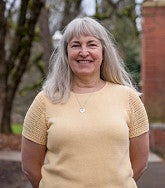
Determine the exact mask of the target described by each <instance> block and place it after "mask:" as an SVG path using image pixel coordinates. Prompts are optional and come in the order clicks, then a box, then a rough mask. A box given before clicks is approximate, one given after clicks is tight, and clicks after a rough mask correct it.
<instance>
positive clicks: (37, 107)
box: [22, 92, 48, 145]
mask: <svg viewBox="0 0 165 188" xmlns="http://www.w3.org/2000/svg"><path fill="white" fill-rule="evenodd" d="M47 129H48V128H47V121H46V105H45V103H44V94H43V92H40V93H39V94H38V95H37V96H36V97H35V99H34V101H33V103H32V104H31V106H30V108H29V109H28V111H27V113H26V116H25V119H24V124H23V132H22V135H23V136H24V137H25V138H27V139H29V140H31V141H33V142H36V143H38V144H42V145H46V142H47Z"/></svg>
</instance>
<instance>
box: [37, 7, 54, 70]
mask: <svg viewBox="0 0 165 188" xmlns="http://www.w3.org/2000/svg"><path fill="white" fill-rule="evenodd" d="M38 23H39V27H40V37H41V46H42V48H43V55H42V60H43V62H44V63H45V65H46V68H47V69H48V67H49V59H50V56H51V53H52V51H53V45H52V38H51V35H50V30H49V17H48V10H47V9H46V6H43V8H42V10H41V14H40V17H39V22H38Z"/></svg>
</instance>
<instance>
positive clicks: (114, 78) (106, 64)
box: [43, 17, 134, 103]
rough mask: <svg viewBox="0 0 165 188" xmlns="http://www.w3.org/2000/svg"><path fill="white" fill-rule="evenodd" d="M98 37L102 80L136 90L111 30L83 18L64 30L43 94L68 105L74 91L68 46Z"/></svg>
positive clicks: (52, 58)
mask: <svg viewBox="0 0 165 188" xmlns="http://www.w3.org/2000/svg"><path fill="white" fill-rule="evenodd" d="M80 35H85V36H87V35H88V36H94V37H96V38H97V39H99V40H100V41H101V43H102V47H103V63H102V65H101V72H100V76H101V79H103V80H104V81H109V82H112V83H116V84H120V85H126V86H129V87H131V88H133V89H134V87H133V85H132V82H131V79H130V75H129V74H128V73H127V72H126V70H125V67H124V63H123V61H122V59H121V58H120V56H119V54H118V52H117V50H116V49H115V46H114V43H113V42H112V39H111V37H110V34H109V33H108V32H107V30H106V29H105V28H104V27H103V26H102V25H101V24H100V23H99V22H97V21H96V20H94V19H92V18H89V17H83V18H76V19H74V20H73V21H71V22H70V23H69V24H68V25H67V27H66V28H65V30H64V33H63V36H62V38H61V40H60V42H59V45H58V48H57V49H55V50H54V52H53V54H52V56H51V58H50V70H49V74H48V76H47V80H46V81H45V83H44V85H43V90H44V91H45V93H46V94H47V95H48V96H49V98H50V99H51V100H52V101H53V102H54V103H59V102H67V100H68V98H69V95H70V91H71V78H72V71H71V69H70V66H69V63H68V55H67V45H68V43H69V41H70V40H71V39H72V38H73V37H79V36H80Z"/></svg>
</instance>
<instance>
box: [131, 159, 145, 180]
mask: <svg viewBox="0 0 165 188" xmlns="http://www.w3.org/2000/svg"><path fill="white" fill-rule="evenodd" d="M132 169H133V178H134V180H135V181H138V179H139V178H140V177H141V175H142V174H143V173H144V171H145V170H146V169H147V163H144V164H139V162H137V163H136V162H132Z"/></svg>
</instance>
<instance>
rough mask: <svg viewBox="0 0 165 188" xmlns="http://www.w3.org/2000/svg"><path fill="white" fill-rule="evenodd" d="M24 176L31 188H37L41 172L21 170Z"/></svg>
mask: <svg viewBox="0 0 165 188" xmlns="http://www.w3.org/2000/svg"><path fill="white" fill-rule="evenodd" d="M23 172H24V174H25V175H26V177H27V178H28V180H29V181H30V183H31V184H32V186H33V188H38V187H39V183H40V180H41V178H42V176H41V170H36V169H34V170H33V169H32V170H31V171H29V170H26V169H23Z"/></svg>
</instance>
